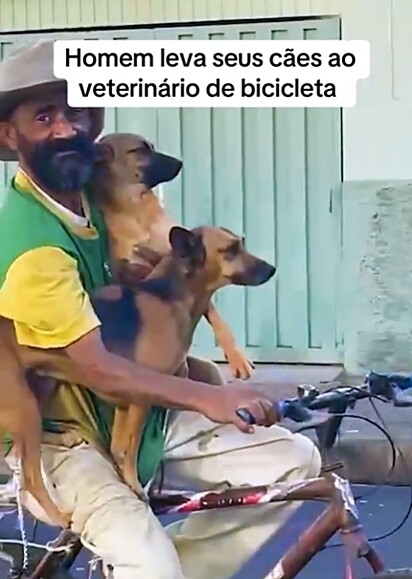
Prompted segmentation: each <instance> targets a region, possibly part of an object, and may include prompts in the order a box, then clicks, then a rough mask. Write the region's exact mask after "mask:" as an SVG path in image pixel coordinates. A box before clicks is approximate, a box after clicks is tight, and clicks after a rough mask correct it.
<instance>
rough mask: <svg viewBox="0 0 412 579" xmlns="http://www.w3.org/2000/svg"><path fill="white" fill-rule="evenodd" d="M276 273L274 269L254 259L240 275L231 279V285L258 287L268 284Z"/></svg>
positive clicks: (264, 262)
mask: <svg viewBox="0 0 412 579" xmlns="http://www.w3.org/2000/svg"><path fill="white" fill-rule="evenodd" d="M275 273H276V267H275V266H274V265H271V264H270V263H267V262H266V261H263V260H262V259H254V260H253V263H251V264H250V265H249V266H248V267H247V268H246V269H245V270H244V271H243V272H242V273H236V274H234V276H233V277H232V283H234V284H236V285H246V286H258V285H262V284H264V283H266V282H268V281H269V280H270V279H271V278H272V277H273V276H274V275H275Z"/></svg>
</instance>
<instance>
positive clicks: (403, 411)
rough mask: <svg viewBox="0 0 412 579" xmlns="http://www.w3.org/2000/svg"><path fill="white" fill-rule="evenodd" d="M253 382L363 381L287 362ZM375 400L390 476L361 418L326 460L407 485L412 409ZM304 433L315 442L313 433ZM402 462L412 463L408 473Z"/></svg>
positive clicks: (285, 387)
mask: <svg viewBox="0 0 412 579" xmlns="http://www.w3.org/2000/svg"><path fill="white" fill-rule="evenodd" d="M221 368H222V371H223V373H224V375H225V377H226V378H227V380H228V381H230V382H237V381H236V380H234V379H233V378H232V377H231V375H230V372H229V370H228V367H227V366H226V365H223V364H222V365H221ZM252 380H253V384H255V385H256V386H257V387H259V388H261V389H264V390H265V391H266V392H267V393H268V395H269V396H271V397H272V398H276V399H283V398H290V397H294V396H295V395H296V389H297V386H298V385H299V384H312V385H313V386H316V387H317V388H318V389H319V390H320V391H323V390H326V389H327V388H330V387H331V385H341V384H352V385H360V384H361V383H362V377H354V376H352V377H350V376H346V375H345V374H344V372H342V368H341V367H340V366H314V365H310V366H309V365H307V366H305V365H286V364H277V365H273V364H260V365H257V367H256V369H255V371H254V374H253V377H252V379H251V381H252ZM374 403H375V405H376V408H377V410H378V412H379V413H380V415H381V417H382V418H383V420H384V423H385V429H386V430H387V431H388V432H389V433H390V435H391V437H392V439H393V441H394V442H395V443H396V446H397V447H398V449H399V451H400V454H398V456H397V460H396V465H395V468H394V470H393V472H392V474H391V475H390V476H389V473H390V468H391V464H392V449H391V446H390V444H389V442H388V440H387V438H386V437H385V435H384V434H383V433H382V432H381V431H379V430H378V429H377V428H376V426H373V425H371V424H369V423H368V422H366V421H365V420H361V419H359V418H351V417H346V418H345V419H344V420H343V422H342V426H341V432H340V438H339V440H338V441H337V443H336V445H335V447H334V448H333V450H332V451H331V452H330V453H329V455H328V456H329V459H330V460H332V461H333V460H342V461H343V462H344V463H345V471H344V474H345V476H347V477H348V478H349V480H350V481H351V482H353V483H361V484H389V485H401V486H402V485H406V486H408V485H410V484H411V482H412V408H394V407H393V406H392V405H391V404H384V403H382V402H379V401H376V402H374ZM350 413H356V414H357V415H359V416H361V417H364V418H366V419H372V420H375V421H378V422H379V419H378V420H377V416H376V414H375V410H374V409H373V407H372V406H371V404H370V402H369V401H367V400H364V401H360V402H358V404H357V405H356V408H355V409H354V410H351V411H350ZM287 426H288V427H290V428H292V429H296V424H294V423H290V422H288V423H287ZM305 434H306V435H307V436H309V437H310V438H312V439H313V440H314V441H316V433H315V431H313V430H311V431H307V432H305ZM405 463H406V464H409V465H411V467H410V469H411V470H410V471H409V469H408V467H407V466H405ZM9 474H10V472H9V469H8V467H7V465H6V464H5V462H4V460H0V476H3V477H7V476H9ZM388 476H389V478H388Z"/></svg>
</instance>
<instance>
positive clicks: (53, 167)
mask: <svg viewBox="0 0 412 579" xmlns="http://www.w3.org/2000/svg"><path fill="white" fill-rule="evenodd" d="M23 140H24V141H25V143H21V144H22V147H21V153H22V155H23V157H24V160H25V162H26V164H27V167H28V168H29V169H30V171H31V173H32V175H33V177H34V178H35V179H36V180H37V181H38V182H39V184H40V185H42V186H43V187H44V188H45V189H46V190H47V191H52V192H55V193H79V191H81V190H82V189H83V188H84V187H85V185H86V184H87V183H88V181H89V180H90V178H91V175H92V172H93V166H94V161H95V154H96V153H95V147H94V143H93V141H91V140H90V138H89V137H87V136H86V135H83V134H76V135H75V136H74V137H71V138H69V139H53V140H50V141H42V142H39V143H36V144H34V145H33V144H32V143H30V145H29V143H28V141H27V140H26V139H25V138H23ZM62 153H64V155H63V154H62Z"/></svg>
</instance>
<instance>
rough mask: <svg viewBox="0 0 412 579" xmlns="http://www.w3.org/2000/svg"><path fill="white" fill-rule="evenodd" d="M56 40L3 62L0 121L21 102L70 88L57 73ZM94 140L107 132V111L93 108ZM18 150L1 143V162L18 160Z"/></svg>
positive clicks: (25, 49)
mask: <svg viewBox="0 0 412 579" xmlns="http://www.w3.org/2000/svg"><path fill="white" fill-rule="evenodd" d="M53 45H54V41H47V42H39V43H36V44H31V45H29V46H24V47H23V48H19V49H17V50H16V51H15V52H14V53H13V54H12V55H11V56H10V57H9V58H6V59H5V60H3V61H2V62H1V63H0V121H1V120H4V118H6V116H7V114H8V113H9V112H10V111H11V110H12V109H13V108H14V107H15V106H16V105H18V104H19V103H20V102H23V101H24V100H26V99H27V98H32V97H34V96H36V95H37V94H39V93H44V91H45V90H47V89H56V88H59V87H61V88H63V89H65V90H66V89H67V84H66V80H64V79H58V78H56V77H55V76H54V72H53ZM89 110H90V115H91V137H92V138H93V140H94V139H96V138H97V137H98V136H99V135H100V133H101V132H102V130H103V126H104V108H91V109H89ZM16 160H17V155H16V152H15V151H12V150H11V149H9V148H8V147H7V146H6V145H5V143H4V142H2V141H0V161H16Z"/></svg>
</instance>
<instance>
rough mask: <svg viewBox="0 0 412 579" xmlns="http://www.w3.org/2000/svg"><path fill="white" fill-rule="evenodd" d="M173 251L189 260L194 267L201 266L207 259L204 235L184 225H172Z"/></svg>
mask: <svg viewBox="0 0 412 579" xmlns="http://www.w3.org/2000/svg"><path fill="white" fill-rule="evenodd" d="M169 242H170V246H171V248H172V253H174V254H175V255H176V256H178V257H179V258H180V259H183V260H185V261H187V263H188V265H190V266H192V267H201V266H202V265H203V264H204V263H205V261H206V249H205V246H204V245H203V241H202V237H201V236H200V235H198V234H196V233H194V232H193V231H190V230H189V229H185V228H184V227H178V226H175V227H172V229H171V230H170V232H169Z"/></svg>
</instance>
